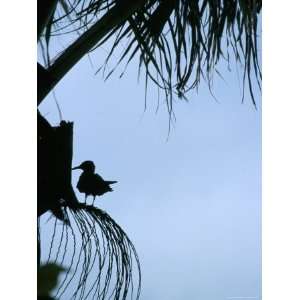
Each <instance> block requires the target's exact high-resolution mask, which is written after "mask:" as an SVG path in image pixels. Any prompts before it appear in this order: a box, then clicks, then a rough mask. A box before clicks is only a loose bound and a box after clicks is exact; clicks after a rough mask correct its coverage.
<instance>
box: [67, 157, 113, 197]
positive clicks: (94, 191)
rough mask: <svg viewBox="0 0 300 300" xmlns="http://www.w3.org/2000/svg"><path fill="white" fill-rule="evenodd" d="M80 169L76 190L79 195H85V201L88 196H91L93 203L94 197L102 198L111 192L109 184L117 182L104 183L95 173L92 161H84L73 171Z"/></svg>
mask: <svg viewBox="0 0 300 300" xmlns="http://www.w3.org/2000/svg"><path fill="white" fill-rule="evenodd" d="M76 169H81V170H83V172H82V174H81V175H80V177H79V180H78V183H77V188H78V190H79V192H80V193H84V194H85V199H86V198H87V197H88V196H93V197H94V201H95V198H96V196H102V195H103V194H105V193H107V192H112V191H113V190H112V188H111V187H110V184H114V183H116V182H117V181H106V180H104V179H103V178H102V177H101V176H100V175H99V174H96V173H95V165H94V163H93V162H92V161H85V162H83V163H82V164H81V165H80V166H78V167H75V168H73V170H76Z"/></svg>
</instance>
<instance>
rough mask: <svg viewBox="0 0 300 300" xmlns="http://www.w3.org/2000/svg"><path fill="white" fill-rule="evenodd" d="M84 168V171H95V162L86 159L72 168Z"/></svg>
mask: <svg viewBox="0 0 300 300" xmlns="http://www.w3.org/2000/svg"><path fill="white" fill-rule="evenodd" d="M78 169H80V170H83V171H84V172H91V173H94V172H95V164H94V163H93V162H92V161H91V160H86V161H84V162H83V163H81V164H80V165H79V166H77V167H74V168H72V170H78Z"/></svg>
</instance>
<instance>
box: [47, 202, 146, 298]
mask: <svg viewBox="0 0 300 300" xmlns="http://www.w3.org/2000/svg"><path fill="white" fill-rule="evenodd" d="M64 210H65V213H66V214H67V215H68V218H69V224H70V225H66V224H64V223H63V224H60V223H59V221H58V219H57V218H55V219H54V221H53V222H52V237H51V241H50V245H49V247H48V249H49V253H48V254H47V255H46V256H45V255H44V258H46V260H47V262H52V263H58V264H59V265H62V266H64V267H67V270H66V272H65V275H64V277H63V278H62V279H61V281H60V285H59V287H58V289H57V290H56V295H55V298H57V299H61V298H62V297H65V298H68V299H108V298H109V299H115V300H117V299H118V300H119V299H123V300H125V299H126V297H127V296H131V298H133V297H135V299H138V298H139V295H140V288H141V271H140V264H139V259H138V256H137V252H136V250H135V248H134V245H133V244H132V242H131V241H130V239H129V238H128V237H127V235H126V233H125V232H124V231H123V230H122V228H121V227H120V226H119V225H118V224H117V223H116V222H115V221H114V220H113V219H112V218H111V217H110V216H109V215H108V214H107V213H106V212H104V211H103V210H101V209H99V208H96V207H93V206H89V205H85V204H80V203H79V204H76V206H72V208H70V207H68V208H67V207H65V208H64ZM59 225H61V226H59ZM42 242H43V239H42V238H41V243H42ZM42 244H43V243H42ZM134 270H137V271H138V278H137V286H136V288H135V287H134V281H135V279H136V278H134V276H133V271H134Z"/></svg>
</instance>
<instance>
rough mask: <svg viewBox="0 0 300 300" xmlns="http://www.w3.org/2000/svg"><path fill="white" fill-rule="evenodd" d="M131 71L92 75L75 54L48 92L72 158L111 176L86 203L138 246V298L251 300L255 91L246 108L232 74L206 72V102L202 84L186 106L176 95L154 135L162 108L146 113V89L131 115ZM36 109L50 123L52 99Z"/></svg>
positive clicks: (257, 135)
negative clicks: (209, 79) (210, 77)
mask: <svg viewBox="0 0 300 300" xmlns="http://www.w3.org/2000/svg"><path fill="white" fill-rule="evenodd" d="M99 56H101V53H98V54H94V55H93V56H92V61H93V63H94V65H95V66H98V65H100V63H101V59H99ZM136 68H137V64H134V63H133V64H132V66H131V67H129V69H128V71H127V73H126V76H124V77H123V78H122V79H121V80H120V79H119V78H118V76H117V75H118V73H116V75H115V76H113V77H112V78H111V79H109V80H108V81H106V82H104V81H103V80H102V78H101V76H100V75H97V76H94V71H95V69H93V68H92V66H91V65H90V63H89V61H88V59H87V58H85V59H83V60H82V61H81V62H80V63H79V64H78V65H76V66H75V68H73V69H72V70H71V71H70V72H69V74H68V75H67V76H66V77H65V78H64V79H63V80H62V81H61V82H60V84H59V85H58V86H57V88H56V89H55V91H56V96H57V99H58V102H59V106H60V108H61V110H62V113H63V118H64V119H66V120H69V121H74V156H73V161H74V165H77V164H79V163H81V162H82V161H84V160H93V161H94V162H95V164H96V167H97V169H96V171H97V172H99V173H100V174H101V176H103V177H104V178H105V179H107V180H118V184H116V185H115V188H114V190H115V191H114V192H113V193H108V194H106V195H104V196H103V197H102V198H99V199H98V200H96V203H97V205H99V207H100V208H102V209H104V210H106V211H107V212H108V213H109V214H110V215H111V216H112V217H113V218H114V219H115V220H116V221H117V223H119V224H120V225H121V226H122V228H123V229H124V230H125V231H126V232H127V234H128V236H129V237H130V238H131V240H132V241H133V243H134V245H135V247H136V249H137V251H138V254H139V257H140V261H141V266H142V294H141V299H142V300H148V299H149V300H150V299H151V300H152V299H159V300H177V299H178V300H182V299H189V300H200V299H201V300H202V299H203V300H219V299H229V298H230V297H256V299H260V294H261V282H260V280H261V274H260V271H261V270H260V253H261V249H260V247H261V243H260V238H261V235H260V217H261V211H260V206H261V112H260V94H259V93H258V91H257V90H255V91H256V97H257V102H258V110H257V111H256V110H255V109H254V107H253V106H252V104H251V100H250V98H249V97H248V98H246V101H245V103H244V104H241V94H240V87H239V83H238V80H237V75H236V73H234V72H232V73H231V74H230V73H226V76H225V78H226V81H227V83H224V82H223V81H222V80H220V79H218V78H216V80H215V86H214V91H215V94H216V97H217V98H218V101H219V103H217V102H216V101H215V100H214V99H213V98H212V97H211V96H210V94H209V93H208V91H207V88H206V87H205V83H204V82H203V85H202V88H200V90H199V92H198V93H197V92H196V91H192V92H190V93H189V100H190V101H189V103H186V102H185V101H176V104H175V107H174V110H175V114H176V119H177V121H176V123H175V124H174V126H173V127H172V129H171V134H170V137H169V140H168V141H166V138H167V134H168V115H167V113H166V110H165V107H164V104H163V102H161V107H160V109H159V111H158V113H157V114H156V113H155V109H156V104H157V91H156V88H155V87H152V88H151V89H149V93H148V108H147V110H146V112H144V111H143V109H144V85H143V82H142V81H141V82H140V83H139V84H137V80H136V78H137V77H136V75H137V72H136ZM233 69H235V68H233ZM41 111H42V112H43V113H44V114H45V115H46V117H47V119H48V120H50V121H51V123H52V124H58V123H59V115H58V112H57V109H56V106H55V102H54V100H53V96H51V95H50V96H49V97H48V98H47V99H46V100H45V101H44V103H43V104H42V105H41ZM79 173H80V172H77V173H74V178H73V182H74V186H75V185H76V182H77V179H78V176H79ZM78 198H79V199H82V200H83V199H84V196H83V195H82V194H78Z"/></svg>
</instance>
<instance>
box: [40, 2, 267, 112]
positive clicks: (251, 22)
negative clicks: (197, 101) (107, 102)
mask: <svg viewBox="0 0 300 300" xmlns="http://www.w3.org/2000/svg"><path fill="white" fill-rule="evenodd" d="M261 6H262V1H261V0H164V1H163V0H160V1H159V0H148V1H146V0H130V1H124V0H106V1H105V0H69V1H65V0H59V1H58V5H57V8H56V11H55V14H54V15H53V16H52V20H51V22H50V23H49V24H48V26H47V27H46V30H45V32H44V36H43V38H42V39H41V40H40V41H41V43H42V44H43V45H44V49H46V50H45V51H44V53H45V58H46V59H47V60H48V64H49V70H50V71H52V73H53V76H57V78H60V77H61V76H63V74H64V72H65V70H64V68H66V69H68V70H69V69H70V68H71V67H72V66H73V65H72V64H73V63H74V64H75V63H76V62H77V61H78V60H79V59H80V58H81V57H82V56H83V55H84V54H83V53H82V52H84V51H86V52H88V51H91V50H94V49H96V48H98V47H100V46H102V45H103V44H104V43H105V42H106V41H107V40H108V39H110V38H114V42H113V43H112V47H111V50H110V51H109V53H108V55H107V58H106V60H105V62H104V64H103V65H102V70H103V72H104V74H105V76H106V77H107V78H108V77H109V76H110V75H111V74H112V72H113V71H114V70H115V67H116V66H118V65H119V64H120V63H121V62H123V63H124V64H125V65H126V66H127V64H128V63H129V62H130V61H132V59H133V58H134V57H135V56H139V60H140V64H139V68H142V67H143V68H144V70H145V75H146V90H147V86H148V82H149V80H151V81H152V82H154V83H155V84H156V85H157V86H158V87H159V88H160V89H162V90H163V91H164V94H165V99H166V104H167V107H168V111H169V113H170V114H171V112H172V99H173V95H174V94H176V95H177V96H179V97H185V95H186V93H187V92H188V91H189V90H190V89H192V88H197V87H198V85H199V83H200V81H201V78H202V79H204V80H205V81H206V82H207V83H208V84H209V86H210V85H211V79H212V76H213V74H214V73H216V72H218V71H217V69H216V67H217V63H218V62H219V61H220V59H224V60H226V61H227V60H229V57H231V56H233V58H234V60H235V61H237V62H240V63H242V65H243V66H244V71H243V72H244V74H243V87H244V88H245V85H248V87H249V92H250V95H251V99H252V101H253V104H254V105H255V104H256V103H255V99H254V94H253V82H252V78H255V79H256V80H255V81H256V83H257V84H258V86H259V88H260V85H261V70H260V62H259V56H258V54H259V50H258V46H257V39H258V32H257V31H258V29H257V24H258V15H259V13H260V11H261ZM126 10H127V11H126ZM108 23H111V26H110V24H108ZM74 32H76V33H78V34H79V38H78V39H77V40H76V41H75V40H74V41H73V44H72V43H71V46H72V47H69V49H68V47H67V48H66V49H65V51H64V52H63V53H62V54H61V55H58V56H57V57H56V58H53V57H52V58H51V57H50V55H49V51H48V50H49V47H48V46H49V42H50V39H51V37H52V36H54V35H65V34H71V35H70V37H71V38H72V37H73V38H74V36H75V35H74ZM118 46H121V47H118ZM87 48H88V49H87ZM118 48H119V49H120V48H121V49H124V50H122V51H123V53H122V54H121V56H118V57H119V59H118V60H117V61H116V59H115V57H114V56H113V54H114V53H115V52H116V51H117V49H118ZM86 52H85V53H86ZM229 52H230V54H229ZM46 54H47V55H46ZM77 56H78V57H77ZM72 60H74V61H72ZM110 60H113V62H114V64H115V67H114V68H111V69H109V68H107V65H108V63H109V62H110ZM68 64H69V65H68ZM67 65H68V66H67ZM100 69H101V68H100ZM100 69H99V70H100ZM68 70H66V72H67V71H68ZM122 74H123V72H122ZM122 74H121V75H122ZM243 90H244V89H243ZM243 98H244V93H243Z"/></svg>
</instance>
